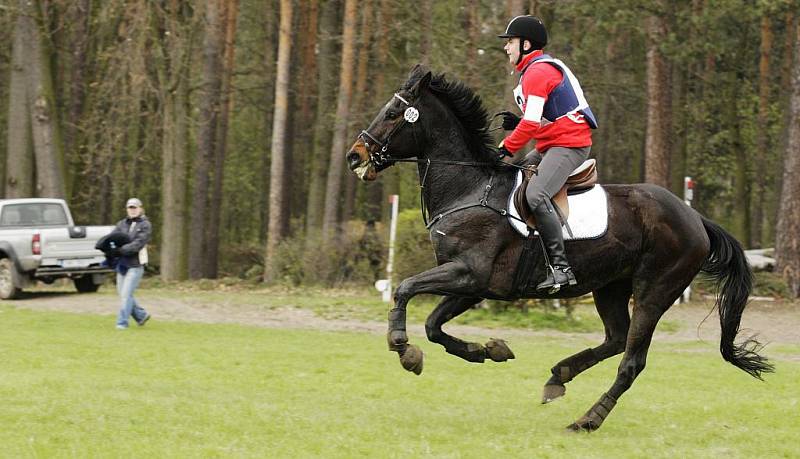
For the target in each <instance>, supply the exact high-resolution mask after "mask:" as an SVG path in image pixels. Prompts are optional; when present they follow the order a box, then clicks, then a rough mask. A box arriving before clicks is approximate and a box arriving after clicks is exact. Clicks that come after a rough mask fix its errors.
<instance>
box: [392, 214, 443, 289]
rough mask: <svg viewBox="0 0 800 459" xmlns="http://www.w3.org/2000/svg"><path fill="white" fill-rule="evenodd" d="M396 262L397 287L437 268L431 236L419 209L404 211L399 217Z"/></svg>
mask: <svg viewBox="0 0 800 459" xmlns="http://www.w3.org/2000/svg"><path fill="white" fill-rule="evenodd" d="M395 261H396V262H395V268H394V275H393V277H394V282H395V285H397V284H398V283H399V282H400V281H402V280H403V279H406V278H408V277H411V276H413V275H415V274H419V273H421V272H422V271H425V270H427V269H430V268H433V267H434V266H436V259H435V257H434V254H433V246H432V245H431V240H430V234H429V233H428V230H427V229H426V228H425V225H424V224H423V222H422V217H421V216H420V212H419V209H418V208H411V209H407V210H404V211H402V212H400V213H399V214H398V216H397V241H396V247H395Z"/></svg>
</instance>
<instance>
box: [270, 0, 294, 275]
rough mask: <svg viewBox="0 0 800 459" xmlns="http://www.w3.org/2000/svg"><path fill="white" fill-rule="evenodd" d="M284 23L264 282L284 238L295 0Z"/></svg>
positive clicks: (287, 2) (285, 7)
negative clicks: (286, 135) (285, 180)
mask: <svg viewBox="0 0 800 459" xmlns="http://www.w3.org/2000/svg"><path fill="white" fill-rule="evenodd" d="M280 14H281V16H280V17H281V23H280V33H279V37H278V75H277V78H276V84H275V112H274V114H273V118H272V120H273V121H272V147H271V156H272V167H271V168H270V180H269V224H268V228H267V248H266V255H265V259H264V280H265V281H268V280H270V279H271V277H272V274H271V273H270V269H269V266H270V264H271V263H272V262H273V257H274V256H275V250H276V249H277V247H278V242H280V241H281V239H282V238H283V220H284V215H283V213H284V212H283V210H284V208H283V200H284V199H285V196H284V195H285V188H286V187H285V185H286V184H285V183H284V182H283V179H284V168H285V167H286V158H285V155H286V138H285V134H286V126H287V117H288V114H289V113H288V112H289V70H290V65H291V62H290V61H291V56H292V43H291V42H292V0H281V13H280Z"/></svg>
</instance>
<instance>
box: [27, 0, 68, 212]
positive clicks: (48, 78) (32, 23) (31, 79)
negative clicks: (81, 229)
mask: <svg viewBox="0 0 800 459" xmlns="http://www.w3.org/2000/svg"><path fill="white" fill-rule="evenodd" d="M39 6H40V5H39V4H38V2H37V3H35V2H34V1H33V0H19V7H20V15H21V16H23V18H22V19H21V20H22V21H24V22H25V23H26V24H27V25H26V26H25V27H23V30H24V31H26V40H27V44H28V46H27V59H26V66H25V67H26V68H25V75H26V81H27V83H28V87H27V95H28V98H27V101H28V110H29V114H30V123H31V124H30V125H31V134H32V137H33V150H34V158H35V160H36V193H37V195H38V196H40V197H46V198H64V197H66V195H67V190H66V188H65V186H64V157H63V152H62V151H61V138H60V135H59V122H58V110H57V107H56V103H55V95H54V93H53V75H52V74H51V72H50V69H51V68H50V56H49V55H48V52H47V50H46V46H45V45H44V43H43V37H42V31H41V30H40V28H39V25H38V24H37V18H38V17H39V14H38V11H37V10H38V8H39Z"/></svg>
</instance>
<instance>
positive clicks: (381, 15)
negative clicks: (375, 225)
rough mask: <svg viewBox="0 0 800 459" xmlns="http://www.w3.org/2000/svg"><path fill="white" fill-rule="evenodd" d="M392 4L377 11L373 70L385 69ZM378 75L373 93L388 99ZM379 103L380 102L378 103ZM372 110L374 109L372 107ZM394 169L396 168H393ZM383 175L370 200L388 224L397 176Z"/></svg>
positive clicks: (382, 77) (383, 0)
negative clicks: (386, 209)
mask: <svg viewBox="0 0 800 459" xmlns="http://www.w3.org/2000/svg"><path fill="white" fill-rule="evenodd" d="M392 8H393V2H392V0H381V3H380V10H379V11H378V19H377V23H378V27H377V30H376V32H377V37H376V39H375V40H376V44H375V52H376V55H375V68H377V69H383V68H386V65H387V62H388V55H387V54H388V53H386V52H384V51H383V50H385V49H386V48H387V47H388V46H389V33H390V32H389V24H391V23H392V19H391V18H392V15H393V14H394V11H393V9H392ZM377 73H378V74H377V75H376V76H375V79H374V88H375V89H374V90H373V93H375V94H380V95H382V97H384V98H388V97H389V96H390V95H391V92H390V89H389V88H387V84H386V75H385V72H380V71H379V72H377ZM378 103H380V102H378ZM373 109H374V107H373ZM395 169H396V168H395ZM386 172H389V173H384V174H383V175H384V176H383V178H382V179H381V180H374V181H373V182H372V183H373V184H375V186H374V187H373V188H372V190H373V191H372V192H373V193H374V194H373V197H372V200H373V202H374V203H376V204H377V209H378V210H377V211H378V212H379V213H378V216H377V217H376V220H377V219H381V218H383V219H384V220H385V222H386V223H387V224H388V221H389V217H390V215H389V212H385V211H384V208H385V207H386V206H387V205H388V204H387V202H388V200H389V195H392V194H395V193H396V192H397V179H396V177H397V174H396V173H392V172H393V171H391V172H390V171H389V170H387V171H386Z"/></svg>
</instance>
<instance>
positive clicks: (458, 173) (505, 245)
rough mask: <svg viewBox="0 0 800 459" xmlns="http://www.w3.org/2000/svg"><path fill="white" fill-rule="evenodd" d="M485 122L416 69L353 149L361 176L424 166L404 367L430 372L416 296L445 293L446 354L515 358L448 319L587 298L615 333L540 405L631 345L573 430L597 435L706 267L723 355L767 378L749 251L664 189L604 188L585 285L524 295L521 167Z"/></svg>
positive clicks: (584, 260)
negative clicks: (516, 220)
mask: <svg viewBox="0 0 800 459" xmlns="http://www.w3.org/2000/svg"><path fill="white" fill-rule="evenodd" d="M486 125H487V115H486V111H485V110H484V108H483V107H482V105H481V102H480V99H479V98H478V97H477V96H476V95H475V94H474V93H473V92H472V91H471V90H470V89H468V88H467V87H465V86H464V85H463V84H461V83H458V82H453V81H447V80H445V79H444V78H443V77H442V76H441V75H438V76H432V75H431V73H430V72H429V71H428V70H427V69H425V68H424V67H422V66H417V67H415V68H414V69H413V70H412V71H411V74H410V76H409V79H408V81H407V82H406V83H405V84H404V85H403V86H402V87H401V88H400V90H399V91H398V93H397V94H395V96H394V97H392V98H391V99H390V100H389V102H388V103H387V104H386V105H385V106H384V107H383V108H382V109H381V111H380V113H378V116H377V117H376V118H375V119H374V121H373V122H372V124H370V126H369V128H367V130H366V131H364V132H362V134H361V135H360V136H359V138H358V140H357V141H356V143H355V144H354V145H353V146H352V148H351V149H350V151H349V152H348V153H347V163H348V165H349V167H350V169H351V170H353V171H354V172H355V173H356V174H358V176H359V177H360V178H361V179H363V180H374V179H375V178H377V174H378V173H379V172H380V171H381V170H382V169H384V168H385V167H387V166H389V165H391V164H393V163H394V162H397V161H403V160H406V161H413V162H416V163H417V164H418V168H419V173H420V183H421V185H422V187H423V191H422V200H423V209H424V207H427V209H428V211H429V214H430V215H434V216H436V218H434V220H433V221H432V222H431V225H430V228H429V229H430V231H431V241H432V243H433V247H434V250H435V252H436V260H437V264H438V266H437V267H435V268H433V269H430V270H428V271H425V272H422V273H420V274H417V275H415V276H412V277H409V278H408V279H405V280H403V281H402V282H401V283H400V284H399V286H398V287H397V290H396V291H395V293H394V300H395V305H394V309H392V310H391V311H390V312H389V332H388V341H389V349H390V350H392V351H396V352H398V354H399V355H400V361H401V363H402V365H403V367H404V368H405V369H406V370H409V371H414V372H415V373H417V374H419V373H420V372H421V371H422V352H421V351H420V349H419V348H418V347H417V346H415V345H412V344H409V343H408V337H407V335H406V306H407V304H408V302H409V300H410V299H411V298H412V297H414V296H415V295H418V294H420V293H428V294H437V295H442V296H444V299H443V300H442V301H441V303H439V305H438V306H437V307H436V309H435V310H434V311H433V313H431V315H430V317H428V320H427V322H426V324H425V329H426V331H427V335H428V339H430V340H431V341H432V342H435V343H439V344H441V345H442V346H444V348H445V350H446V351H447V352H448V353H450V354H453V355H456V356H458V357H461V358H463V359H465V360H468V361H470V362H483V361H484V360H485V359H487V358H488V359H491V360H493V361H505V360H507V359H509V358H513V353H511V351H510V349H508V347H507V346H506V345H505V343H504V342H503V341H502V340H492V341H490V342H489V343H487V344H486V345H482V344H479V343H468V342H465V341H462V340H460V339H458V338H455V337H453V336H450V335H448V334H446V333H444V332H443V331H442V325H443V324H444V323H446V322H447V321H449V320H450V319H452V318H453V317H456V316H458V315H459V314H461V313H463V312H465V311H467V310H468V309H470V308H471V307H472V306H473V305H475V304H477V303H478V302H480V301H481V300H482V299H484V298H493V299H500V300H512V299H516V298H519V297H524V298H571V297H577V296H580V295H584V294H587V293H589V292H591V293H592V294H593V296H594V301H595V305H596V308H597V312H598V314H599V315H600V317H601V318H602V320H603V324H604V325H605V335H606V336H605V341H604V342H603V343H602V344H600V345H599V346H597V347H595V348H591V349H586V350H583V351H581V352H578V353H577V354H575V355H573V356H570V357H567V358H566V359H564V360H562V361H560V362H558V363H556V364H555V366H554V367H553V369H552V375H551V376H550V379H549V380H548V381H547V382H546V384H545V386H544V396H543V403H547V402H549V401H551V400H553V399H555V398H558V397H560V396H562V395H564V393H565V390H566V389H565V387H564V384H565V383H567V382H569V381H571V380H572V379H573V378H575V376H577V375H578V374H579V373H581V372H582V371H584V370H586V369H588V368H590V367H592V366H593V365H595V364H597V363H598V362H600V361H601V360H604V359H607V358H609V357H611V356H613V355H616V354H619V353H622V352H624V355H623V357H622V361H621V363H620V365H619V369H618V370H617V377H616V379H615V381H614V383H613V384H612V385H611V387H610V388H609V390H608V392H607V393H605V394H603V395H602V396H601V397H600V399H599V401H598V402H597V403H595V404H594V405H593V406H592V407H591V408H590V409H589V410H588V411H587V412H586V414H584V415H583V416H582V417H580V418H579V419H578V420H577V421H575V422H574V423H573V424H572V425H570V426H569V427H570V428H571V429H573V430H581V429H583V430H594V429H597V428H598V427H600V424H602V422H603V420H604V419H605V418H606V416H608V414H609V412H610V411H611V410H612V409H613V407H614V405H615V404H616V402H617V400H618V399H619V397H620V396H621V395H622V394H623V393H624V392H625V391H626V390H627V389H628V388H629V387H631V384H632V383H633V381H634V379H635V378H636V377H637V376H638V375H639V374H640V373H641V372H642V370H644V367H645V361H646V358H647V350H648V347H649V346H650V340H651V338H652V336H653V332H654V330H655V328H656V324H657V323H658V321H659V319H660V318H661V316H662V315H663V314H664V312H665V311H666V310H667V309H669V307H670V306H671V305H672V304H673V303H674V301H675V300H676V299H677V298H678V297H679V296H680V295H681V293H682V292H683V291H684V289H685V288H686V287H687V286H688V285H689V283H690V282H691V281H692V279H694V277H695V275H697V274H698V273H699V272H700V271H704V272H705V273H707V274H708V275H709V276H711V277H712V278H713V279H714V280H716V281H717V285H718V296H717V302H716V306H717V308H718V309H719V316H720V325H721V327H722V338H721V340H720V351H721V353H722V357H723V358H724V359H725V360H727V361H728V362H730V363H732V364H733V365H735V366H737V367H739V368H741V369H742V370H744V371H746V372H747V373H749V374H751V375H752V376H754V377H756V378H759V379H760V378H761V373H762V372H770V371H772V366H771V365H770V364H769V363H768V362H767V360H766V359H765V358H764V357H762V356H760V355H759V354H758V353H757V351H758V350H759V348H760V345H759V343H758V342H757V341H755V340H754V339H752V338H748V339H746V340H744V341H743V342H741V343H739V344H735V343H734V338H735V337H736V335H737V333H738V331H739V322H740V320H741V317H742V312H743V311H744V307H745V305H746V303H747V299H748V296H749V294H750V291H751V286H752V273H751V271H750V268H749V266H748V264H747V261H746V259H745V256H744V253H743V251H742V248H741V246H740V245H739V243H738V242H737V241H736V240H735V239H734V238H733V237H732V236H731V235H730V234H728V233H727V232H725V230H723V229H722V228H721V227H719V226H718V225H716V224H715V223H713V222H711V221H709V220H708V219H706V218H704V217H703V216H701V215H700V214H699V213H697V212H696V211H695V210H693V209H691V208H690V207H689V206H687V205H686V204H684V203H683V201H681V200H680V199H678V198H677V197H676V196H675V195H673V194H672V193H670V192H669V191H667V190H665V189H664V188H661V187H658V186H655V185H649V184H638V185H606V186H604V187H603V188H604V189H605V192H606V193H607V201H608V214H609V215H608V229H607V232H606V233H605V235H603V236H602V237H600V238H598V239H594V240H581V241H567V242H566V251H567V256H568V259H569V260H570V263H571V264H572V267H573V269H574V272H575V276H576V278H577V279H578V284H577V285H576V286H566V287H564V288H562V290H561V291H559V292H557V293H556V294H555V295H549V294H543V293H541V292H537V291H536V290H535V287H529V288H528V289H526V290H523V291H521V292H520V291H519V290H518V289H515V285H514V281H513V279H514V275H515V272H516V270H517V268H518V266H517V265H518V262H519V259H520V254H521V253H522V250H523V241H524V240H523V238H522V237H521V236H520V235H519V234H518V233H516V232H515V231H514V230H513V229H512V228H511V226H510V225H509V223H508V221H507V217H506V216H504V215H502V211H503V210H505V208H506V202H507V199H508V196H509V193H510V192H511V190H512V186H513V184H514V173H515V171H514V170H513V169H512V168H510V167H497V166H495V165H493V164H492V158H493V157H494V153H495V150H494V148H493V147H492V143H493V142H492V139H491V137H490V136H489V134H488V131H487V129H486ZM424 213H425V212H424V210H423V214H424ZM537 257H539V258H538V259H534V263H533V266H534V269H533V270H532V276H533V277H534V278H535V279H543V278H544V276H545V264H544V262H543V260H542V258H541V257H542V255H541V254H537ZM530 285H532V286H535V285H536V282H531V284H530ZM631 297H633V307H632V308H631V309H630V312H629V301H630V299H631Z"/></svg>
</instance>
